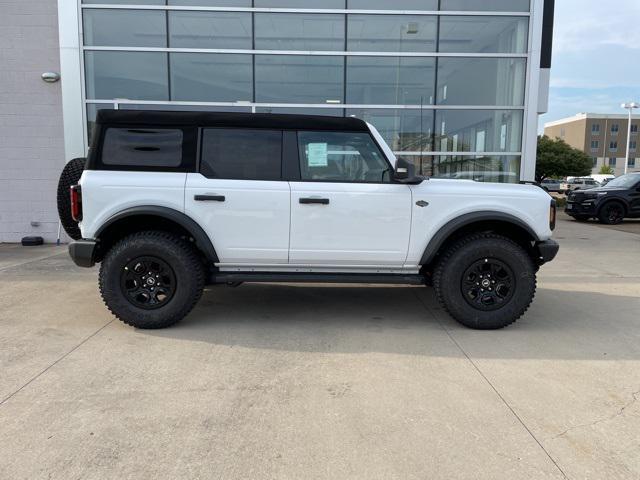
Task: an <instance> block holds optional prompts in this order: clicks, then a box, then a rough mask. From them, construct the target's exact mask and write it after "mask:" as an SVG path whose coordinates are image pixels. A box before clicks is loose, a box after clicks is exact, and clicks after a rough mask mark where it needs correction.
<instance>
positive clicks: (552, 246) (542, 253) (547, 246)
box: [535, 240, 560, 265]
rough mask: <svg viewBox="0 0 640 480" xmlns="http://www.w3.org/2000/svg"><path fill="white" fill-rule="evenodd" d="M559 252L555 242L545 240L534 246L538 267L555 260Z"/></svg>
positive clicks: (558, 246)
mask: <svg viewBox="0 0 640 480" xmlns="http://www.w3.org/2000/svg"><path fill="white" fill-rule="evenodd" d="M558 250H560V245H559V244H558V242H556V241H555V240H545V241H544V242H538V243H536V245H535V252H536V255H537V257H538V265H544V264H545V263H549V262H550V261H551V260H553V259H554V258H556V255H558Z"/></svg>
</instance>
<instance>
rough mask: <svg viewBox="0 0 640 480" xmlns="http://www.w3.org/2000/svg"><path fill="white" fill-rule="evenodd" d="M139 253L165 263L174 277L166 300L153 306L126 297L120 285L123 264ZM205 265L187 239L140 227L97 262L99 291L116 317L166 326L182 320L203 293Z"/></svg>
mask: <svg viewBox="0 0 640 480" xmlns="http://www.w3.org/2000/svg"><path fill="white" fill-rule="evenodd" d="M138 257H153V258H157V259H160V260H161V261H162V262H164V263H165V264H167V265H168V266H169V267H170V268H171V270H172V273H173V274H174V277H175V289H174V291H173V294H172V296H171V298H170V299H169V300H167V303H166V304H164V305H161V306H159V307H156V308H155V309H151V310H149V309H145V308H141V307H139V306H137V305H135V304H134V303H132V301H131V300H130V299H129V298H128V297H127V295H126V294H125V289H124V287H123V286H122V274H123V270H124V269H125V267H126V266H127V265H128V264H129V263H130V262H132V261H134V260H135V259H136V258H138ZM204 282H205V269H204V265H203V263H202V261H201V259H200V257H199V256H198V254H197V251H196V250H195V248H194V247H193V245H191V244H190V243H189V242H187V241H186V240H184V239H181V238H180V237H178V236H176V235H173V234H171V233H168V232H160V231H143V232H139V233H134V234H132V235H130V236H128V237H125V238H123V239H122V240H120V241H119V242H117V243H116V244H115V245H114V246H113V247H112V248H111V249H110V250H109V251H108V252H107V253H106V255H105V257H104V260H103V261H102V264H101V266H100V275H99V285H100V294H101V295H102V299H103V301H104V303H105V305H106V306H107V308H108V309H109V310H110V311H111V313H113V314H114V315H115V316H116V317H117V318H118V319H119V320H121V321H122V322H124V323H126V324H127V325H131V326H132V327H136V328H143V329H157V328H166V327H169V326H171V325H173V324H175V323H177V322H179V321H180V320H182V319H183V318H184V317H185V316H186V315H187V314H188V313H189V312H190V311H191V310H192V309H193V307H194V306H195V305H196V303H197V302H198V300H199V299H200V297H201V296H202V290H203V288H204Z"/></svg>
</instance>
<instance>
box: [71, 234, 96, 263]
mask: <svg viewBox="0 0 640 480" xmlns="http://www.w3.org/2000/svg"><path fill="white" fill-rule="evenodd" d="M95 252H96V241H95V240H76V241H75V242H71V243H70V244H69V255H70V256H71V259H72V260H73V262H74V263H75V264H76V265H77V266H79V267H86V268H89V267H93V266H94V265H95V264H96V262H95V260H94V255H95Z"/></svg>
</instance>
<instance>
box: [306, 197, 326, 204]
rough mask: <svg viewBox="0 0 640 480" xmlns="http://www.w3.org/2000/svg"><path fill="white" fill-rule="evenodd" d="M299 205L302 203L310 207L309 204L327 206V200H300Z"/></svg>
mask: <svg viewBox="0 0 640 480" xmlns="http://www.w3.org/2000/svg"><path fill="white" fill-rule="evenodd" d="M300 203H302V204H303V205H311V204H318V205H329V199H328V198H301V199H300Z"/></svg>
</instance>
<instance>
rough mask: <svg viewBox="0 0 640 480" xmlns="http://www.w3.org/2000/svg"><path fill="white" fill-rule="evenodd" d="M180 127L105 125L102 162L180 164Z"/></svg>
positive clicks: (126, 165)
mask: <svg viewBox="0 0 640 480" xmlns="http://www.w3.org/2000/svg"><path fill="white" fill-rule="evenodd" d="M183 137H184V135H183V131H182V130H181V129H170V128H108V129H107V131H106V133H105V136H104V142H103V146H102V163H103V164H104V165H110V166H122V167H140V168H157V167H166V168H178V167H180V166H181V164H182V153H183V140H184V138H183Z"/></svg>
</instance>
